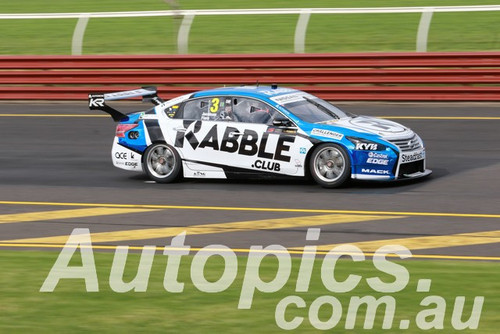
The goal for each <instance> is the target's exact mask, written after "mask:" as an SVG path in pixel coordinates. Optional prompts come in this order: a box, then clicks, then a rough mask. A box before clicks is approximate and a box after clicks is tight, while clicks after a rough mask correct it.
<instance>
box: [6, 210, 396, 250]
mask: <svg viewBox="0 0 500 334" xmlns="http://www.w3.org/2000/svg"><path fill="white" fill-rule="evenodd" d="M395 218H403V217H400V216H392V217H388V216H368V215H339V214H335V215H321V216H306V217H293V218H277V219H264V220H252V221H242V222H233V223H218V224H203V225H192V226H180V227H161V228H149V229H138V230H125V231H113V232H100V233H92V234H91V239H92V242H93V243H104V242H117V241H124V240H128V241H131V240H148V239H160V238H168V237H173V236H176V235H178V234H180V233H182V232H184V231H185V232H186V234H187V235H200V234H216V233H229V232H249V231H256V230H272V229H282V228H291V227H303V226H320V225H330V224H345V223H357V222H365V221H372V220H382V219H395ZM304 238H305V236H304ZM67 240H68V236H67V235H61V236H54V237H43V238H29V239H17V240H3V241H1V242H4V243H7V242H12V243H22V244H29V243H36V244H41V243H42V244H64V243H65V242H66V241H67Z"/></svg>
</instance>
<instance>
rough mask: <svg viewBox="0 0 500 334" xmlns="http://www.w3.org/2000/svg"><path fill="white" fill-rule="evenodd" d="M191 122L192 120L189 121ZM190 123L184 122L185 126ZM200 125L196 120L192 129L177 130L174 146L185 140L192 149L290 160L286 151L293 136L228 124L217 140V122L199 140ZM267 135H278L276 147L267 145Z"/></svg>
mask: <svg viewBox="0 0 500 334" xmlns="http://www.w3.org/2000/svg"><path fill="white" fill-rule="evenodd" d="M191 123H192V122H191ZM191 123H189V124H184V127H185V128H187V127H188V126H189V125H190V124H191ZM201 127H202V122H201V121H196V123H195V124H194V126H193V127H192V130H189V131H186V132H181V131H178V132H177V135H176V140H175V147H180V148H183V147H184V141H185V140H187V141H188V143H189V145H190V146H191V147H192V148H193V150H197V149H205V148H211V149H213V150H214V151H223V152H228V153H236V154H240V155H247V156H255V155H256V156H257V157H259V158H263V159H270V160H278V161H284V162H290V159H291V157H290V156H289V155H287V154H286V153H287V152H288V151H290V148H291V144H293V143H294V142H295V136H287V135H285V134H276V133H268V132H265V133H263V134H262V135H260V136H259V134H258V133H257V132H256V131H254V130H250V129H245V130H243V133H241V132H240V130H239V129H238V128H235V127H231V126H228V127H226V129H225V130H224V133H223V135H222V138H221V139H220V140H219V131H220V130H219V128H218V126H217V124H215V125H213V126H212V127H211V128H210V130H209V131H208V132H207V134H206V135H205V137H204V138H203V139H201V140H200V138H198V137H197V135H196V133H198V132H199V131H200V129H201ZM269 136H279V137H278V143H277V145H276V148H275V149H274V150H273V149H272V148H269V147H267V141H268V139H269Z"/></svg>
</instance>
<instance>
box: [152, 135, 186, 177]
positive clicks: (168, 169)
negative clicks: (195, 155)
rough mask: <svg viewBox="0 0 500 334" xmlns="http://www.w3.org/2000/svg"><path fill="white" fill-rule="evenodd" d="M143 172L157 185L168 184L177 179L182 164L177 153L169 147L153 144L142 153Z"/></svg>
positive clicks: (163, 144) (162, 144)
mask: <svg viewBox="0 0 500 334" xmlns="http://www.w3.org/2000/svg"><path fill="white" fill-rule="evenodd" d="M143 163H144V171H145V172H146V174H147V176H148V177H149V178H150V179H151V180H153V181H156V182H158V183H170V182H174V181H176V180H177V179H178V178H179V175H180V173H181V170H182V163H181V158H180V156H179V153H177V151H176V150H175V149H174V148H173V147H172V146H170V145H168V144H165V143H155V144H153V145H151V146H149V147H148V148H147V149H146V152H145V153H144V161H143Z"/></svg>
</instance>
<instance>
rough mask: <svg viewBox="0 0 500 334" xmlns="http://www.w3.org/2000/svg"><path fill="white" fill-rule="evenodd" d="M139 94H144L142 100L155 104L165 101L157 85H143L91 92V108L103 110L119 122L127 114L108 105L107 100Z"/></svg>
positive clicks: (121, 98)
mask: <svg viewBox="0 0 500 334" xmlns="http://www.w3.org/2000/svg"><path fill="white" fill-rule="evenodd" d="M138 96H142V102H152V103H153V104H154V105H159V104H160V103H163V100H162V99H161V98H160V97H158V95H157V91H156V87H142V88H140V89H134V90H126V91H120V92H114V93H91V94H89V109H90V110H102V111H104V112H106V113H108V114H110V115H111V117H113V120H114V121H115V122H118V121H120V120H121V119H122V118H124V117H126V116H127V115H126V114H124V113H122V112H120V111H118V110H116V109H115V108H112V107H110V106H109V105H107V104H106V101H116V100H124V99H130V98H134V97H138Z"/></svg>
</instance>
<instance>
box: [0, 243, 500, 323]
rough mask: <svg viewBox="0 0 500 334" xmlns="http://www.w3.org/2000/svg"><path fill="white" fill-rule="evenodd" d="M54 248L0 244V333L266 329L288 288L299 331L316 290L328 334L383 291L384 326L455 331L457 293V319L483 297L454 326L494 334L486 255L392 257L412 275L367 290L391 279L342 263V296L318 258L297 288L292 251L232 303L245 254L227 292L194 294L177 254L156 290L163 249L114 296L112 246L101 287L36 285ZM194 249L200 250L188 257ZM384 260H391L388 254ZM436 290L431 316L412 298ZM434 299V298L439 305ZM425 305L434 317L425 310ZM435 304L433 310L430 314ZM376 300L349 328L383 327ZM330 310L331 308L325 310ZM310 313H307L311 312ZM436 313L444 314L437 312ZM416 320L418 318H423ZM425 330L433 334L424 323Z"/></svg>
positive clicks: (216, 271) (211, 273)
mask: <svg viewBox="0 0 500 334" xmlns="http://www.w3.org/2000/svg"><path fill="white" fill-rule="evenodd" d="M58 254H59V253H57V252H35V251H7V250H2V251H0V263H1V264H2V273H1V274H0V297H1V303H0V332H2V333H26V332H37V333H55V332H72V333H83V332H99V333H117V332H129V333H138V332H147V333H156V332H158V333H159V332H161V333H216V332H219V333H248V332H252V333H274V332H280V331H282V330H281V329H280V328H279V327H278V325H277V324H276V321H275V309H276V307H277V305H278V303H279V302H280V301H281V300H282V299H283V298H285V297H287V296H291V295H295V296H298V297H300V298H302V299H303V300H304V302H305V307H304V308H298V307H296V306H295V305H293V304H292V305H290V306H289V307H288V308H287V311H286V314H285V319H286V320H287V321H291V320H292V319H293V318H294V317H303V318H304V319H303V322H302V324H301V325H300V326H299V327H298V328H297V332H300V333H309V332H311V333H312V332H317V329H316V328H314V327H313V325H311V322H310V317H309V311H310V306H311V304H312V303H313V302H314V300H316V299H317V298H318V297H321V296H330V297H326V298H332V296H333V297H335V298H337V300H338V301H339V302H340V305H341V309H342V310H340V309H339V308H336V309H335V310H336V311H332V306H328V305H323V306H322V307H321V308H320V309H319V312H318V313H319V315H318V318H319V320H320V321H323V322H327V321H328V319H329V318H330V317H331V316H332V314H336V313H335V312H340V313H341V315H340V317H341V318H340V320H339V322H338V324H337V325H336V326H335V327H334V329H332V330H333V331H335V332H336V333H342V332H349V333H352V332H353V330H346V329H345V327H346V318H347V313H348V307H349V304H350V302H351V297H353V296H358V297H363V296H374V297H375V298H381V297H382V296H391V297H392V298H394V300H395V301H396V311H395V316H394V319H393V321H392V329H391V330H389V332H394V331H398V330H399V328H400V323H401V320H410V323H409V328H408V329H406V330H403V331H402V332H405V333H417V332H421V329H419V328H418V326H417V325H416V319H417V318H418V317H419V314H420V317H421V318H422V319H423V321H424V322H425V323H428V324H429V323H430V324H440V323H442V324H443V326H444V331H443V330H436V331H435V332H439V333H443V332H446V333H449V332H454V327H453V325H452V313H453V309H454V303H455V298H456V297H457V296H465V297H466V302H465V309H464V310H463V316H462V320H463V321H467V319H468V318H469V317H470V314H471V309H472V304H473V300H474V297H476V296H484V297H485V301H484V305H483V307H482V313H481V317H480V322H479V329H478V330H476V331H474V330H465V331H462V332H471V333H472V332H478V333H497V332H498V325H497V323H498V322H497V320H498V310H499V309H500V295H499V294H498V291H500V280H499V270H498V263H488V262H454V261H415V260H404V261H398V262H397V263H399V264H400V265H402V266H403V267H405V268H406V269H407V270H408V272H409V273H410V280H409V283H408V285H406V287H405V288H404V289H403V290H402V291H400V292H396V293H378V292H374V291H373V289H371V288H370V287H369V286H368V284H367V283H366V279H367V278H369V277H380V278H381V279H382V280H383V281H384V282H388V283H389V282H391V281H393V280H394V277H393V276H391V275H389V274H386V273H383V272H381V271H379V270H377V269H375V268H374V266H373V263H372V262H371V260H366V261H363V262H353V261H348V260H341V261H340V262H339V263H338V264H337V265H336V267H335V278H336V279H337V280H338V281H343V280H345V279H346V278H347V277H348V276H349V275H350V274H354V275H360V276H362V278H363V279H362V280H361V282H360V283H359V285H358V286H357V287H356V288H354V289H353V290H352V291H350V292H347V293H331V292H329V291H328V290H327V289H326V288H325V286H324V285H323V283H322V279H321V264H322V260H321V259H318V260H316V262H315V263H314V270H313V274H312V277H311V282H310V287H309V290H308V292H295V284H296V280H297V275H298V268H299V266H300V258H293V259H292V271H291V275H290V277H289V279H288V280H287V283H286V284H285V285H284V286H283V287H282V288H281V289H279V290H278V291H277V292H274V293H263V292H259V291H257V292H256V293H255V295H254V299H253V303H252V308H251V309H249V310H239V309H238V308H237V306H238V301H239V298H240V294H241V290H242V283H243V280H244V276H245V268H246V264H247V263H246V262H247V257H238V273H237V276H236V279H235V280H234V281H233V283H232V284H231V285H230V286H229V288H228V289H226V290H224V291H222V292H220V293H206V292H201V291H200V290H199V289H198V287H197V286H195V285H194V284H193V282H192V279H191V277H192V273H191V264H190V263H191V261H192V259H193V257H192V256H185V257H183V258H182V261H181V265H180V270H179V276H178V281H179V282H184V283H185V285H184V291H183V292H182V293H171V292H167V291H166V290H165V288H164V287H163V280H164V276H165V269H166V259H167V258H166V256H163V255H157V256H156V257H155V258H154V261H153V267H152V271H151V275H150V277H149V286H148V289H147V291H146V292H127V293H117V292H114V291H112V289H111V288H110V285H109V275H110V268H111V265H112V262H113V256H114V254H112V253H94V255H95V264H96V267H97V277H98V280H99V292H93V293H91V292H86V290H85V284H84V280H83V279H62V280H60V282H59V284H58V285H57V287H56V288H55V291H54V292H52V293H41V292H39V290H40V287H41V286H42V284H43V282H44V280H45V278H46V277H47V275H48V273H49V272H50V270H51V268H52V266H53V264H54V263H55V261H56V258H57V256H58ZM195 256H199V254H198V255H195ZM80 261H81V260H80V255H79V253H76V254H75V255H74V257H73V259H72V262H71V264H70V265H72V266H79V265H81V262H80ZM391 262H392V261H391ZM138 263H139V255H138V254H129V257H128V259H127V265H126V270H125V275H124V277H125V278H124V280H125V281H129V280H131V279H133V277H135V275H136V272H137V266H138ZM223 268H224V262H223V261H222V258H221V257H219V256H213V257H210V258H209V259H208V262H207V265H206V266H205V269H204V277H205V278H206V279H207V280H208V281H210V282H215V281H217V280H218V279H219V278H220V277H221V275H222V272H223ZM276 268H277V260H276V258H274V257H266V258H265V259H264V261H263V262H262V264H261V266H260V271H259V272H260V277H261V278H262V280H263V281H266V282H270V281H272V280H273V278H274V277H275V275H276V271H277V269H276ZM420 279H430V280H431V282H432V284H431V287H430V291H429V292H416V289H417V284H418V281H419V280H420ZM431 295H434V296H440V297H442V298H443V301H444V303H445V306H444V309H442V310H439V312H438V313H439V314H440V315H438V316H436V312H437V311H436V309H437V308H439V305H437V304H429V305H427V306H422V305H420V304H421V303H422V301H423V300H424V298H426V297H428V296H431ZM441 306H442V305H441ZM425 310H431V313H433V314H434V315H432V314H431V315H427V316H425V317H424V315H425V314H424V313H421V312H425ZM432 310H434V311H432ZM383 311H384V307H383V306H381V307H380V308H379V309H378V311H377V315H376V317H375V322H374V325H373V329H371V330H366V331H363V322H364V320H365V318H366V308H364V307H363V306H362V307H361V308H360V309H359V312H358V313H357V317H356V322H355V327H354V332H356V333H359V332H369V333H379V332H383V333H387V332H388V331H387V330H382V329H381V327H382V321H383V314H384V312H383ZM332 312H333V313H332ZM313 314H315V312H313ZM441 315H442V316H443V318H442V319H441ZM422 319H421V320H420V321H422ZM429 332H434V331H433V330H430V331H429Z"/></svg>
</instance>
